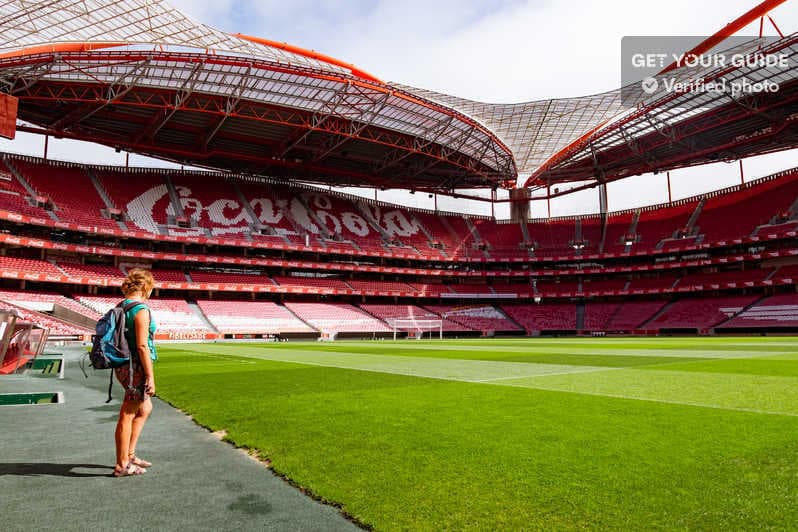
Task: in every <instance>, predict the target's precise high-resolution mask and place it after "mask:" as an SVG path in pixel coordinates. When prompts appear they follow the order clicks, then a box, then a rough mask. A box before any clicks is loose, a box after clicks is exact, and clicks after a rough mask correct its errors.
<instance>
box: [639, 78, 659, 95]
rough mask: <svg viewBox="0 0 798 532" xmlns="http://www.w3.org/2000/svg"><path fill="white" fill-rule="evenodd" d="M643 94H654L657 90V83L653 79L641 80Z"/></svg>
mask: <svg viewBox="0 0 798 532" xmlns="http://www.w3.org/2000/svg"><path fill="white" fill-rule="evenodd" d="M642 85H643V92H645V93H646V94H654V93H655V92H657V90H658V89H659V81H657V80H656V79H654V78H646V79H644V80H643V83H642Z"/></svg>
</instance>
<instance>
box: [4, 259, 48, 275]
mask: <svg viewBox="0 0 798 532" xmlns="http://www.w3.org/2000/svg"><path fill="white" fill-rule="evenodd" d="M0 269H3V270H8V271H17V272H34V273H43V274H46V275H59V276H60V275H63V274H62V273H61V270H59V269H58V268H56V266H55V265H54V264H53V263H51V262H48V261H45V260H38V259H26V258H20V257H8V256H2V255H0Z"/></svg>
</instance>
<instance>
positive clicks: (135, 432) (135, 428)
mask: <svg viewBox="0 0 798 532" xmlns="http://www.w3.org/2000/svg"><path fill="white" fill-rule="evenodd" d="M138 404H139V408H138V410H137V411H136V415H135V417H134V418H133V420H132V424H131V431H130V440H129V441H130V444H129V445H128V455H130V454H133V453H134V452H135V451H136V443H138V441H139V436H141V429H143V428H144V423H145V422H146V421H147V418H148V417H150V412H152V401H151V400H150V398H149V397H147V398H146V399H145V400H143V401H141V402H140V403H138ZM125 460H127V458H125Z"/></svg>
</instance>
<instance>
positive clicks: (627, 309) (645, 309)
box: [586, 301, 665, 331]
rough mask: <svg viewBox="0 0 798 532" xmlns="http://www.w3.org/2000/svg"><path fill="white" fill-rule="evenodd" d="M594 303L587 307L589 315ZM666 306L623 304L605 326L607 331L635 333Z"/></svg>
mask: <svg viewBox="0 0 798 532" xmlns="http://www.w3.org/2000/svg"><path fill="white" fill-rule="evenodd" d="M593 305H594V303H588V304H587V305H586V319H587V314H588V313H590V312H591V311H590V307H591V306H593ZM664 306H665V302H664V301H628V302H624V303H623V304H621V305H620V306H619V307H618V309H617V310H616V311H615V313H614V314H612V315H611V316H609V318H608V319H607V321H606V323H605V324H604V330H606V331H634V330H636V329H639V328H640V326H641V325H642V324H643V323H644V322H646V321H648V320H649V319H650V318H651V317H653V316H655V315H656V314H657V313H658V312H659V311H660V310H662V308H663V307H664Z"/></svg>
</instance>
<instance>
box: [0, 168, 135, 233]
mask: <svg viewBox="0 0 798 532" xmlns="http://www.w3.org/2000/svg"><path fill="white" fill-rule="evenodd" d="M13 164H14V166H15V167H16V168H17V170H19V172H20V173H21V174H22V176H23V177H24V178H25V180H26V181H27V182H28V184H30V186H32V187H33V188H34V189H35V190H36V192H38V193H39V194H40V195H41V196H44V197H46V198H49V199H50V201H52V202H53V204H54V205H55V207H56V209H55V213H56V215H57V216H58V217H59V219H61V220H63V221H68V222H73V223H78V224H83V225H87V226H96V227H107V228H110V229H119V226H118V225H117V224H116V222H114V221H113V220H111V219H110V218H103V216H102V211H103V210H105V209H106V205H105V202H104V201H103V200H102V198H101V197H100V195H99V193H98V192H97V189H96V188H94V184H93V183H92V182H91V179H89V175H88V174H87V173H86V171H85V169H84V168H83V167H80V166H43V165H41V164H36V163H33V162H29V161H26V160H22V159H17V160H14V161H13Z"/></svg>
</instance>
